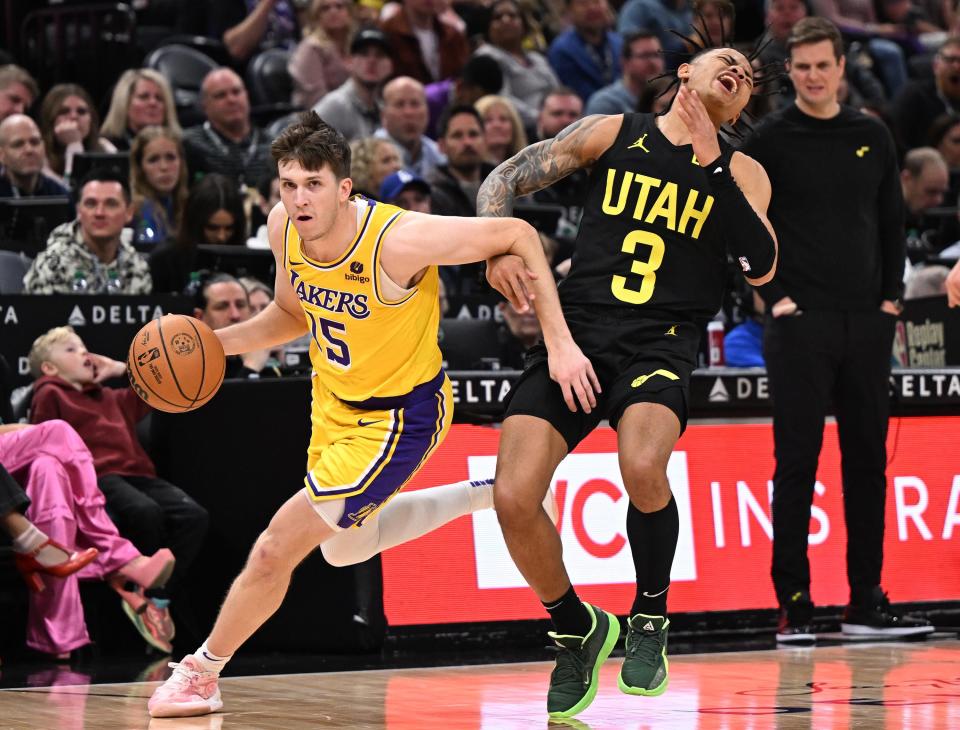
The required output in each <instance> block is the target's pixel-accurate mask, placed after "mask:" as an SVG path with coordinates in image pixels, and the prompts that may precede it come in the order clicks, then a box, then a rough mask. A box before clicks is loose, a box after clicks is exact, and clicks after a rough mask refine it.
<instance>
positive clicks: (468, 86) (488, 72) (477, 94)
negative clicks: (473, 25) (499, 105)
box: [424, 56, 503, 139]
mask: <svg viewBox="0 0 960 730" xmlns="http://www.w3.org/2000/svg"><path fill="white" fill-rule="evenodd" d="M502 86H503V73H502V72H501V71H500V66H499V65H498V64H497V62H496V61H494V60H493V59H492V58H489V57H487V56H473V57H472V58H470V60H469V61H467V63H466V65H464V67H463V71H461V72H460V75H459V76H457V77H456V78H453V79H444V80H443V81H437V82H436V83H433V84H430V85H429V86H427V87H426V89H425V90H424V92H425V93H426V95H427V108H428V109H429V111H430V121H429V122H428V123H427V136H428V137H430V138H431V139H437V125H438V124H439V122H440V117H441V116H443V113H444V111H446V110H447V109H448V108H449V107H451V106H457V105H460V104H476V103H477V101H479V100H480V99H482V98H483V97H484V96H487V95H489V94H496V93H497V92H498V91H500V87H502Z"/></svg>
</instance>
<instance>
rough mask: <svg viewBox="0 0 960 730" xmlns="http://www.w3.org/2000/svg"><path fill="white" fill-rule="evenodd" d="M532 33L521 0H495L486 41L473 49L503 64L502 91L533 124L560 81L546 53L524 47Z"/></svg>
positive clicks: (525, 123)
mask: <svg viewBox="0 0 960 730" xmlns="http://www.w3.org/2000/svg"><path fill="white" fill-rule="evenodd" d="M529 34H530V19H529V17H528V16H527V14H526V12H525V11H524V9H523V8H522V7H521V6H520V3H519V2H518V0H496V2H494V3H493V4H492V5H491V6H490V22H489V24H488V26H487V31H486V33H485V34H484V38H485V42H484V43H483V44H481V45H480V47H479V48H477V50H476V51H474V54H475V55H478V56H489V57H490V58H492V59H494V60H495V61H496V62H497V63H498V64H499V65H500V71H501V72H502V74H503V89H502V90H500V91H498V90H493V91H490V92H488V93H490V94H496V93H500V94H502V95H503V96H506V97H508V98H509V99H510V101H512V102H513V103H514V105H515V106H516V107H517V111H518V112H520V117H521V119H523V123H524V126H525V127H533V125H534V124H535V123H536V120H537V112H538V110H539V109H540V104H541V103H542V102H543V97H544V96H545V95H546V94H547V92H548V91H550V90H551V89H553V88H555V87H556V86H559V85H560V82H559V81H558V80H557V75H556V74H555V73H554V72H553V69H552V68H551V67H550V63H549V61H547V59H546V56H544V55H543V54H542V53H539V52H537V51H531V50H528V49H526V48H525V47H524V40H525V39H526V38H527V36H528V35H529Z"/></svg>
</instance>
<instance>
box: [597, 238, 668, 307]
mask: <svg viewBox="0 0 960 730" xmlns="http://www.w3.org/2000/svg"><path fill="white" fill-rule="evenodd" d="M638 243H642V244H643V245H644V246H649V247H650V255H649V256H648V257H647V260H646V261H637V260H636V259H634V260H633V261H632V262H631V264H630V273H631V274H637V275H639V276H642V277H643V280H642V281H641V282H640V288H639V289H630V288H629V287H628V286H627V277H625V276H620V275H616V276H614V277H613V281H612V282H611V283H610V290H611V291H612V292H613V296H615V297H616V298H617V299H619V300H620V301H622V302H627V304H645V303H646V302H649V301H650V297H652V296H653V287H654V286H655V285H656V283H657V273H656V272H657V269H659V268H660V264H662V263H663V253H664V251H665V250H666V245H665V244H664V242H663V239H662V238H660V236H658V235H657V234H656V233H651V232H650V231H631V232H630V233H628V234H627V237H626V238H624V239H623V246H622V249H621V250H622V251H623V252H624V253H628V254H631V255H632V254H634V253H636V250H637V244H638Z"/></svg>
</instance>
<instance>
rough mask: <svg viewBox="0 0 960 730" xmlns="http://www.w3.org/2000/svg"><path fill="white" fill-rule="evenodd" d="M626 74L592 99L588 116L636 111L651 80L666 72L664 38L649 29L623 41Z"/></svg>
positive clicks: (630, 35) (631, 34)
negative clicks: (661, 41)
mask: <svg viewBox="0 0 960 730" xmlns="http://www.w3.org/2000/svg"><path fill="white" fill-rule="evenodd" d="M620 63H621V65H622V67H623V73H622V74H621V76H620V78H619V79H617V80H616V81H614V82H613V83H612V84H609V85H608V86H604V87H603V88H602V89H600V90H599V91H597V93H595V94H594V95H593V96H591V97H590V101H589V102H587V110H586V113H587V114H588V115H589V114H627V113H630V112H633V111H636V109H637V104H638V103H639V101H640V94H641V93H643V90H644V89H645V88H646V86H647V83H648V82H649V81H650V79H652V78H654V77H655V76H659V75H660V74H662V73H663V68H664V65H663V49H662V48H661V47H660V39H658V38H657V36H656V35H654V34H653V33H651V32H650V31H647V30H641V31H636V32H633V33H630V34H628V35H627V36H625V37H624V39H623V51H622V55H621V57H620Z"/></svg>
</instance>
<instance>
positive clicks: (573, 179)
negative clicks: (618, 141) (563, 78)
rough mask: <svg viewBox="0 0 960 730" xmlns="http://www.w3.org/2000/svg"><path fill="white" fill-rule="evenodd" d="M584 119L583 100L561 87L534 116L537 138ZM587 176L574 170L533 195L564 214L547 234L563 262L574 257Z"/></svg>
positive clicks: (548, 97) (548, 95) (548, 96)
mask: <svg viewBox="0 0 960 730" xmlns="http://www.w3.org/2000/svg"><path fill="white" fill-rule="evenodd" d="M582 116H583V100H582V99H581V98H580V97H579V96H577V94H576V92H574V91H573V90H572V89H568V88H567V87H565V86H560V87H557V88H556V89H554V90H553V91H551V92H550V93H549V94H547V96H546V98H544V100H543V106H542V107H541V108H540V115H539V116H538V117H537V136H538V137H539V138H540V139H541V140H544V139H552V138H553V137H556V136H557V135H558V134H560V132H561V131H562V130H563V129H566V128H567V127H569V126H570V125H571V124H573V123H574V122H575V121H577V120H578V119H580V118H581V117H582ZM587 182H588V174H587V171H586V170H574V172H572V173H571V174H569V175H567V176H566V177H564V178H563V179H561V180H558V181H557V182H555V183H553V185H549V186H547V187H545V188H544V189H543V190H538V191H537V192H535V193H534V194H533V199H534V201H535V202H537V203H542V204H544V205H559V206H560V207H561V208H563V215H561V216H560V220H559V222H558V223H557V229H556V230H555V231H546V233H548V234H551V235H552V236H553V238H555V239H556V241H557V244H558V245H559V251H558V252H557V259H558V260H559V261H563V260H565V259H568V258H570V256H572V255H573V243H574V240H575V239H576V237H577V230H578V228H579V227H580V216H581V214H582V213H583V202H584V200H586V195H587Z"/></svg>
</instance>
